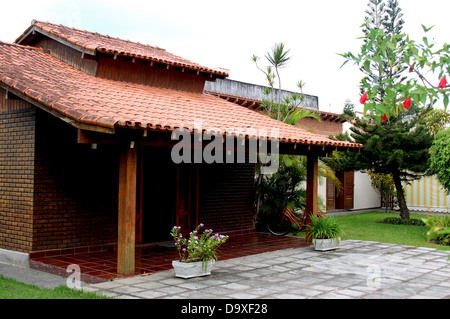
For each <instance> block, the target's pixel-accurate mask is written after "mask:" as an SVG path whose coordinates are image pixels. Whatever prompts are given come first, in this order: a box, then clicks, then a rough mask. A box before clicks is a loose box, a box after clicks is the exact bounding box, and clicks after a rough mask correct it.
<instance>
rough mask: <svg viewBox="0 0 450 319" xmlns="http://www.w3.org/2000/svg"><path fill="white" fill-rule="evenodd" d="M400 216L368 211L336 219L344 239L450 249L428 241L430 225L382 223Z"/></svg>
mask: <svg viewBox="0 0 450 319" xmlns="http://www.w3.org/2000/svg"><path fill="white" fill-rule="evenodd" d="M398 217H399V215H398V214H395V213H383V212H368V213H357V214H350V215H343V216H336V219H337V221H338V223H339V224H340V225H341V226H342V229H343V230H344V233H345V234H344V235H343V236H342V237H341V239H342V240H345V239H355V240H367V241H379V242H382V243H391V244H399V245H409V246H416V247H430V248H436V249H439V250H450V246H444V245H438V244H436V243H433V242H429V241H428V237H427V232H428V230H429V228H428V227H418V226H416V225H414V226H412V225H401V224H399V225H394V224H391V223H380V222H381V221H383V220H385V219H386V218H390V219H391V218H398ZM410 217H411V219H417V220H420V219H421V218H425V217H426V215H419V214H411V216H410ZM296 235H297V236H302V237H304V236H305V232H304V231H302V232H298V233H297V234H296Z"/></svg>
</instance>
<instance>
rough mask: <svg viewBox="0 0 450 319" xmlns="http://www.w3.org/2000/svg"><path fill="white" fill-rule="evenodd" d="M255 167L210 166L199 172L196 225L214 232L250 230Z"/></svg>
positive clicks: (249, 165) (251, 225) (250, 165)
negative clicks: (201, 224) (199, 224)
mask: <svg viewBox="0 0 450 319" xmlns="http://www.w3.org/2000/svg"><path fill="white" fill-rule="evenodd" d="M254 168H255V164H210V165H202V166H201V169H200V207H199V222H203V223H204V224H205V225H206V226H207V227H209V228H212V229H213V230H214V231H220V232H229V231H234V230H246V229H252V228H254V227H253V214H254V209H253V202H254V186H253V185H254Z"/></svg>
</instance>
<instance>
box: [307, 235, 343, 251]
mask: <svg viewBox="0 0 450 319" xmlns="http://www.w3.org/2000/svg"><path fill="white" fill-rule="evenodd" d="M340 242H341V238H340V237H338V238H328V239H314V240H313V243H314V248H315V250H320V251H326V250H332V249H336V248H338V247H339V243H340Z"/></svg>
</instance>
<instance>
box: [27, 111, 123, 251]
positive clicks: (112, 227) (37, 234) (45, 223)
mask: <svg viewBox="0 0 450 319" xmlns="http://www.w3.org/2000/svg"><path fill="white" fill-rule="evenodd" d="M76 137H77V130H76V129H75V128H74V127H72V126H70V125H68V124H66V123H64V122H63V121H61V120H59V119H57V118H55V117H53V116H51V115H49V114H47V113H45V112H43V111H38V113H37V130H36V166H35V178H34V180H35V190H34V200H35V208H34V211H35V213H34V229H33V230H34V241H33V251H39V250H48V249H62V248H72V247H79V246H89V245H101V244H109V243H115V242H117V191H118V175H117V174H118V153H117V150H116V149H115V148H114V147H113V146H105V145H99V146H98V148H97V149H91V147H90V145H85V144H78V143H77V141H76Z"/></svg>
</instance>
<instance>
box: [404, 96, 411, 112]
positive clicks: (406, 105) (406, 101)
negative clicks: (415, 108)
mask: <svg viewBox="0 0 450 319" xmlns="http://www.w3.org/2000/svg"><path fill="white" fill-rule="evenodd" d="M410 107H411V98H409V97H407V98H406V99H405V101H404V102H403V108H404V109H407V110H409V108H410Z"/></svg>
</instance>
